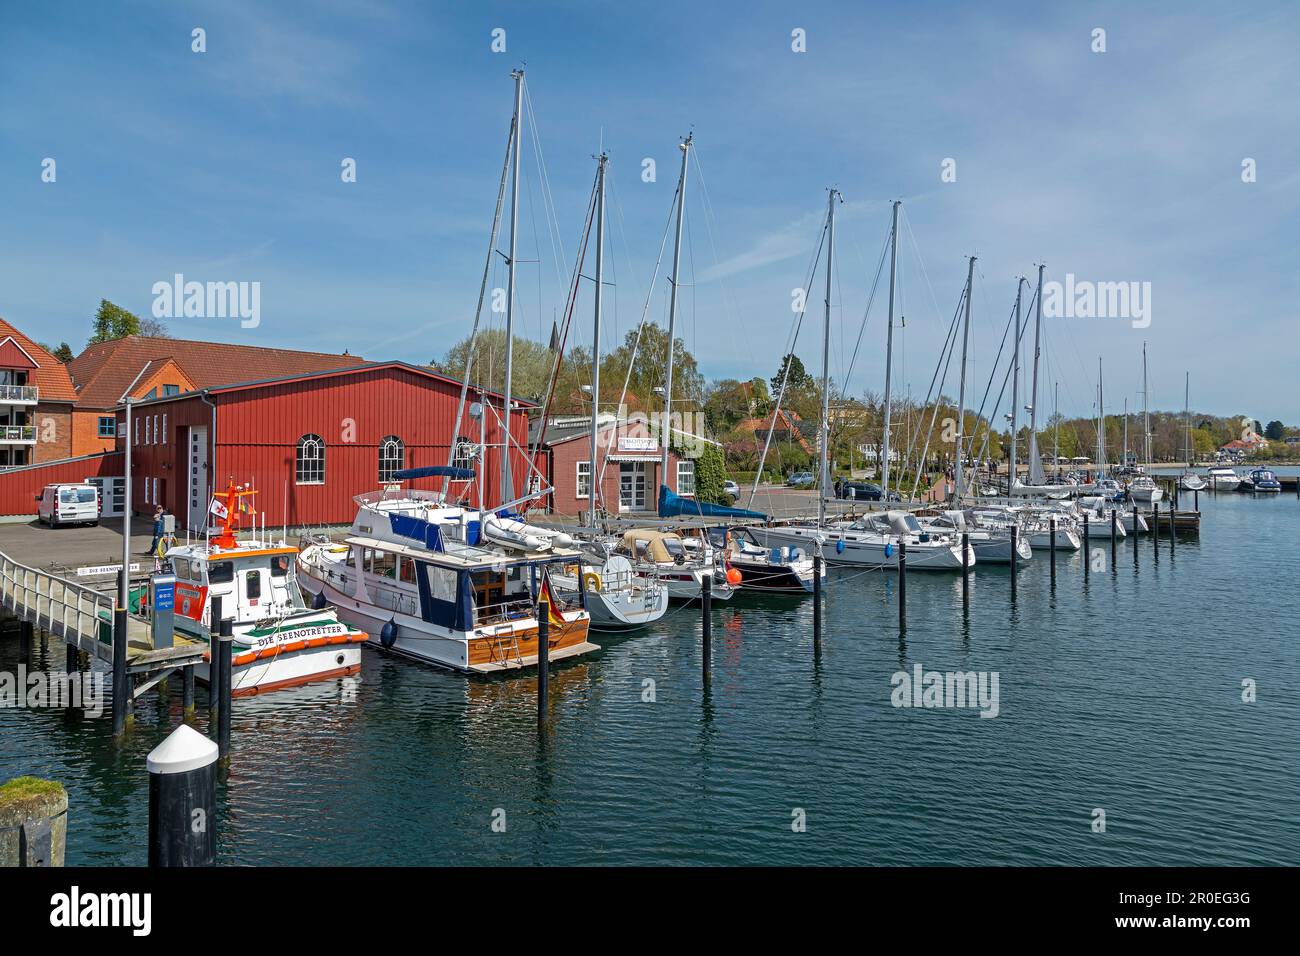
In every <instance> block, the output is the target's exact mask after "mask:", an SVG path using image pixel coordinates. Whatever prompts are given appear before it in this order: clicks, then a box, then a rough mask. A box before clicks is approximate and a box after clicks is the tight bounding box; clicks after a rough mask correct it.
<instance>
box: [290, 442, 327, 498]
mask: <svg viewBox="0 0 1300 956" xmlns="http://www.w3.org/2000/svg"><path fill="white" fill-rule="evenodd" d="M309 442H310V443H312V444H315V445H316V446H317V447H318V448H319V449H320V453H319V454H318V455H315V456H313V457H312V458H303V454H302V453H303V450H304V449H305V448H306V446H307V443H309ZM304 461H312V462H317V461H318V462H320V468H319V472H320V478H319V479H316V478H303V477H302V475H303V471H304V469H303V462H304ZM293 483H294V484H295V485H323V484H325V439H323V438H321V437H320V436H319V435H317V434H314V433H312V432H308V433H307V434H306V435H303V436H302V437H301V438H299V439H298V441H297V444H296V445H295V446H294V453H293Z"/></svg>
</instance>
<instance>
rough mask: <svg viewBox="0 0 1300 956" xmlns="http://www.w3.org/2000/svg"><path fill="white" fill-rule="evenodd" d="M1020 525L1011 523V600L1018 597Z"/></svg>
mask: <svg viewBox="0 0 1300 956" xmlns="http://www.w3.org/2000/svg"><path fill="white" fill-rule="evenodd" d="M1019 549H1020V526H1019V525H1017V524H1016V523H1015V522H1012V524H1011V600H1013V601H1014V600H1015V599H1016V567H1017V566H1018V565H1019V563H1020V562H1019V560H1018V559H1019V557H1020V554H1019Z"/></svg>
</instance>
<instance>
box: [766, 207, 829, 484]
mask: <svg viewBox="0 0 1300 956" xmlns="http://www.w3.org/2000/svg"><path fill="white" fill-rule="evenodd" d="M829 230H830V213H829V212H828V213H827V214H826V219H825V221H824V222H823V224H822V234H821V239H820V240H819V241H818V243H817V251H816V252H815V253H814V254H813V261H812V265H811V266H810V267H809V269H808V273H807V278H806V279H805V281H804V284H803V289H804V295H803V308H802V309H800V310H799V317H798V318H797V319H796V320H795V323H794V329H793V330H792V331H791V333H790V339H789V342H790V347H789V348H788V349H787V350H786V353H785V355H784V356H783V357H782V359H781V362H782V365H783V366H784V367H783V368H782V369H781V387H780V389H778V390H777V396H776V402H775V403H774V404H773V405H772V423H771V424H770V425H769V426H768V429H767V438H765V439H764V440H763V453H762V454H761V455H760V456H759V458H758V471H757V472H755V474H754V487H753V488H751V489H750V490H749V502H748V504H747V507H749V508H753V507H754V496H755V495H757V494H758V483H759V481H760V480H761V479H762V477H763V465H764V464H765V463H766V462H767V453H768V450H769V449H770V448H771V447H772V433H773V432H775V431H776V418H777V415H779V414H780V412H781V402H782V400H784V398H785V387H786V384H787V383H788V382H789V381H790V366H791V365H793V364H794V362H793V361H792V360H791V359H792V357H793V356H794V346H795V343H796V342H798V340H799V329H800V327H801V326H802V325H803V318H804V315H805V314H806V313H807V311H808V288H809V286H811V285H812V280H813V277H814V276H815V275H816V274H817V263H819V262H820V261H821V256H822V249H823V248H824V247H825V245H826V236H827V233H828V231H829ZM823 493H824V492H823ZM818 507H819V508H820V505H819V506H818Z"/></svg>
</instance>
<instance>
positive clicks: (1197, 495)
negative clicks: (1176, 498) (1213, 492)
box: [1192, 478, 1300, 514]
mask: <svg viewBox="0 0 1300 956" xmlns="http://www.w3.org/2000/svg"><path fill="white" fill-rule="evenodd" d="M1295 491H1296V495H1295V496H1296V497H1297V498H1300V478H1297V479H1296V483H1295ZM1192 504H1193V505H1195V506H1196V513H1197V514H1200V513H1201V489H1200V488H1196V489H1194V490H1193V491H1192Z"/></svg>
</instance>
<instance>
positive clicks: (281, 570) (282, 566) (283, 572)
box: [271, 554, 289, 578]
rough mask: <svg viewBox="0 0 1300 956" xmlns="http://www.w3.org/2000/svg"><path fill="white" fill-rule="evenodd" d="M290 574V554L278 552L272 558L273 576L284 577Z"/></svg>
mask: <svg viewBox="0 0 1300 956" xmlns="http://www.w3.org/2000/svg"><path fill="white" fill-rule="evenodd" d="M288 574H289V556H288V555H287V554H277V555H275V556H274V557H272V558H271V577H273V578H283V577H285V576H287V575H288Z"/></svg>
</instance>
